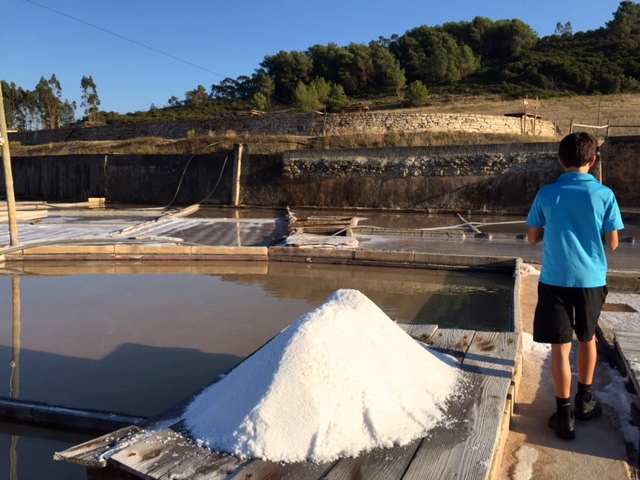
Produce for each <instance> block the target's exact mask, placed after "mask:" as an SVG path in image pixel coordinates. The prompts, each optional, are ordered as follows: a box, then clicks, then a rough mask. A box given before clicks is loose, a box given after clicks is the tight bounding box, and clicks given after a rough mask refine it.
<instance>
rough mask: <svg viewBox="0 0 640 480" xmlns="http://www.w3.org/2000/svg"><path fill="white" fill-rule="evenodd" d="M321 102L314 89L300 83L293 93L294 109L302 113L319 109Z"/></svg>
mask: <svg viewBox="0 0 640 480" xmlns="http://www.w3.org/2000/svg"><path fill="white" fill-rule="evenodd" d="M319 104H320V101H319V100H318V95H317V93H316V91H315V89H314V88H310V87H308V86H306V85H305V84H304V83H302V82H301V81H300V82H298V85H297V86H296V89H295V90H294V92H293V108H294V109H295V110H296V111H298V112H301V113H308V112H311V111H312V110H314V109H315V108H317V107H318V105H319Z"/></svg>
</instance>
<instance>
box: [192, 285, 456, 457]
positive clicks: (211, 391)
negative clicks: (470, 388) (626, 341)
mask: <svg viewBox="0 0 640 480" xmlns="http://www.w3.org/2000/svg"><path fill="white" fill-rule="evenodd" d="M460 376H461V375H460V371H459V370H458V369H457V368H456V366H455V362H453V361H452V360H451V358H449V357H447V356H445V355H442V354H440V353H437V352H434V351H431V350H429V349H428V348H427V347H426V346H425V345H423V344H420V343H418V342H416V341H415V340H413V339H412V338H411V337H410V336H409V335H407V334H406V333H405V332H404V331H403V330H402V329H401V328H400V327H398V326H397V325H396V324H395V323H394V322H393V321H392V320H391V319H389V317H388V316H387V315H386V314H385V313H384V312H383V311H382V310H380V308H378V306H377V305H375V304H374V303H373V302H372V301H371V300H369V299H368V298H367V297H366V296H365V295H363V294H362V293H361V292H359V291H357V290H338V291H337V292H335V293H334V294H333V295H332V296H331V297H329V298H328V299H327V300H326V301H325V303H324V304H323V305H321V306H320V307H318V308H317V309H315V310H313V311H310V312H308V313H307V314H305V315H303V316H302V317H300V318H299V319H298V320H297V321H296V322H294V323H293V324H292V325H291V326H289V327H288V328H287V329H286V330H285V331H283V332H282V333H280V334H279V335H278V336H277V337H275V338H274V339H273V340H272V341H271V342H269V343H268V344H267V345H265V346H264V347H263V348H262V349H260V350H259V351H258V352H256V353H255V354H254V355H252V356H250V357H249V358H248V359H246V360H245V361H244V362H243V363H241V364H240V365H239V366H238V367H236V368H235V369H234V370H233V371H232V372H231V373H230V374H229V375H227V376H226V377H224V378H223V379H222V380H220V381H219V382H217V383H215V384H213V385H211V386H210V387H209V388H207V389H206V390H204V391H203V392H202V393H201V394H200V395H198V396H197V397H196V398H195V400H194V401H193V402H192V403H191V404H190V405H189V406H188V408H187V409H186V411H185V413H184V416H183V418H184V420H185V423H186V425H187V427H188V429H189V430H190V431H191V434H192V435H193V437H194V438H196V439H197V440H198V441H199V442H202V443H203V444H205V445H207V446H209V447H210V448H212V449H213V450H216V451H222V452H227V453H230V454H233V455H236V456H239V457H249V458H261V459H264V460H271V461H280V462H296V461H304V460H306V461H312V462H317V463H321V462H325V461H331V460H335V459H337V458H340V457H347V456H357V455H358V454H359V453H361V452H363V451H367V450H371V449H373V448H376V447H391V446H393V445H405V444H407V443H409V442H410V441H412V440H414V439H416V438H421V437H423V436H425V435H426V434H427V432H428V431H429V430H430V429H431V428H432V427H433V426H435V424H436V423H437V422H438V421H439V420H441V419H443V417H444V413H443V410H444V406H445V401H446V400H447V398H448V397H449V396H450V395H451V394H452V393H453V392H454V391H455V389H456V383H457V381H458V380H459V378H460Z"/></svg>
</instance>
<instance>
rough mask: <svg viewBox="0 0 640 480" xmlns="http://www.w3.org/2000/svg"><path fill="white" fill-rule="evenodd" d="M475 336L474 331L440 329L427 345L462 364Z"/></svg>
mask: <svg viewBox="0 0 640 480" xmlns="http://www.w3.org/2000/svg"><path fill="white" fill-rule="evenodd" d="M474 335H475V331H473V330H461V329H457V328H452V329H448V328H447V329H439V330H436V332H435V333H434V334H433V335H432V336H431V338H430V339H429V341H427V342H426V344H427V345H429V346H430V347H433V348H435V349H437V350H439V351H441V352H444V353H447V354H449V355H451V356H453V357H455V358H456V359H457V360H458V361H460V362H462V360H463V359H464V356H465V354H466V352H467V349H468V348H469V345H471V341H472V340H473V336H474Z"/></svg>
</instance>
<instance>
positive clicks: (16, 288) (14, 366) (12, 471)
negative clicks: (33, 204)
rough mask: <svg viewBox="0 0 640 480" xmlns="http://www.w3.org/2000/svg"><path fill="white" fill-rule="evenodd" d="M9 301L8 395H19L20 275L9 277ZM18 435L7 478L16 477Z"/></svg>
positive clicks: (14, 437) (13, 439)
mask: <svg viewBox="0 0 640 480" xmlns="http://www.w3.org/2000/svg"><path fill="white" fill-rule="evenodd" d="M11 302H12V317H11V318H12V322H11V324H12V331H13V334H12V337H11V339H12V342H11V345H12V351H13V355H12V358H11V380H10V387H9V397H10V398H18V397H20V277H15V276H14V277H12V278H11ZM19 439H20V437H18V436H16V435H12V436H11V447H10V448H9V465H10V467H9V478H10V479H11V480H17V478H18V453H17V451H18V440H19Z"/></svg>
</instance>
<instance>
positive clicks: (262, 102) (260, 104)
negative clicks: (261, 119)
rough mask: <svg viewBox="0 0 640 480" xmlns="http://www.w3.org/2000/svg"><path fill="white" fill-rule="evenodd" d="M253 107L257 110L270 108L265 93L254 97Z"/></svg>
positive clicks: (259, 93)
mask: <svg viewBox="0 0 640 480" xmlns="http://www.w3.org/2000/svg"><path fill="white" fill-rule="evenodd" d="M251 106H252V107H253V108H254V109H256V110H266V109H267V108H268V107H269V99H268V98H267V96H266V95H265V94H264V93H262V92H258V93H256V94H255V95H254V96H253V100H252V101H251Z"/></svg>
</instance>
